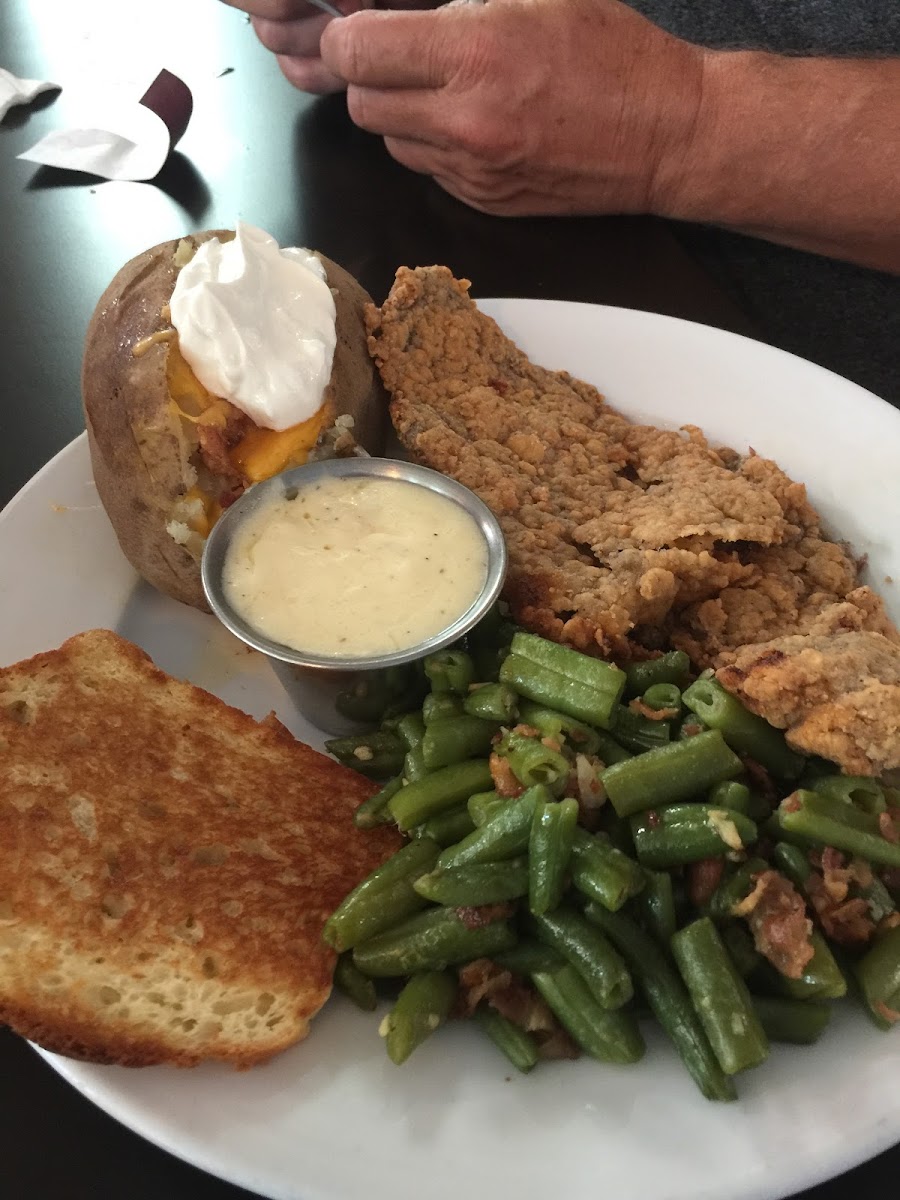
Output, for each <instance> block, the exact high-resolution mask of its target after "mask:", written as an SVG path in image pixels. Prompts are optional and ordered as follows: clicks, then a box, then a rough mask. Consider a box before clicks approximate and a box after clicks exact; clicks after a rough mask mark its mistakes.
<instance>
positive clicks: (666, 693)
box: [641, 683, 681, 715]
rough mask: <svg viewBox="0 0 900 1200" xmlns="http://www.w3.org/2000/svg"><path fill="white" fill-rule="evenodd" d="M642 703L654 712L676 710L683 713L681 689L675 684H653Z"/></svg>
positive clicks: (643, 697) (645, 693)
mask: <svg viewBox="0 0 900 1200" xmlns="http://www.w3.org/2000/svg"><path fill="white" fill-rule="evenodd" d="M641 701H642V703H643V704H644V705H645V706H646V707H647V708H651V709H653V711H654V712H664V711H666V710H668V709H675V714H676V715H677V714H678V713H680V712H681V688H680V687H678V685H677V684H675V683H652V684H651V685H650V687H648V688H647V690H646V692H644V694H643V696H642V697H641Z"/></svg>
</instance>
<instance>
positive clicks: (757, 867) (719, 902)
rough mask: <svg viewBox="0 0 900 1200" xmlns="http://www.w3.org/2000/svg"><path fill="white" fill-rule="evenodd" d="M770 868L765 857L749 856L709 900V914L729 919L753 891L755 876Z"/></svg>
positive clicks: (717, 919)
mask: <svg viewBox="0 0 900 1200" xmlns="http://www.w3.org/2000/svg"><path fill="white" fill-rule="evenodd" d="M768 868H769V864H768V863H767V862H766V860H765V859H764V858H748V859H747V861H746V862H743V863H741V865H740V866H739V867H738V868H737V870H735V871H734V873H733V874H731V875H729V876H727V877H726V878H724V879H723V880H722V881H721V883H720V884H719V886H718V887H717V888H716V890H715V891H714V892H713V895H712V899H711V900H710V902H709V915H710V916H711V917H712V918H713V920H714V921H727V920H729V919H730V917H731V916H732V914H733V913H734V910H735V908H736V906H737V905H738V904H740V902H741V901H742V900H746V898H747V897H748V896H749V895H750V893H751V892H752V891H753V884H754V877H755V876H756V875H761V874H762V873H763V871H766V870H768Z"/></svg>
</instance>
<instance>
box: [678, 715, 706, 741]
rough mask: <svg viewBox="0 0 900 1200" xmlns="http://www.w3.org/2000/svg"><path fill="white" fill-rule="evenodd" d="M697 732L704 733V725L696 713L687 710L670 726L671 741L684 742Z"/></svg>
mask: <svg viewBox="0 0 900 1200" xmlns="http://www.w3.org/2000/svg"><path fill="white" fill-rule="evenodd" d="M698 733H706V726H705V725H704V724H703V722H702V721H701V720H700V718H699V717H698V716H697V715H696V713H692V712H687V713H685V715H684V716H683V717H682V718H681V719H680V720H676V721H675V724H674V725H673V727H672V741H673V742H686V741H687V740H688V738H692V737H696V736H697V734H698Z"/></svg>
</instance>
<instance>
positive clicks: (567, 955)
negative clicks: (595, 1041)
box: [525, 908, 634, 1008]
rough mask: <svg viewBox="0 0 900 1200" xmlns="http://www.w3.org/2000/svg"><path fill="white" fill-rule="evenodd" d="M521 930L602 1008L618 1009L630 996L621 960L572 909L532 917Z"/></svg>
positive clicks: (629, 980)
mask: <svg viewBox="0 0 900 1200" xmlns="http://www.w3.org/2000/svg"><path fill="white" fill-rule="evenodd" d="M525 928H526V929H527V930H528V932H530V933H533V934H534V935H535V936H536V937H537V938H538V940H539V941H542V942H546V944H547V945H548V946H549V947H550V948H551V949H552V950H555V951H556V952H557V953H558V954H561V955H562V956H563V958H564V959H565V960H566V961H567V962H568V963H569V964H570V965H571V966H573V967H574V968H575V970H576V971H577V972H578V974H579V975H580V976H581V977H582V978H583V979H584V981H585V983H586V984H587V985H588V987H589V988H590V990H591V995H592V996H593V997H594V999H595V1000H596V1001H597V1003H598V1004H599V1005H601V1006H602V1007H603V1008H621V1007H622V1005H623V1004H627V1003H628V1001H629V1000H630V999H631V997H632V995H633V994H634V989H633V987H632V985H631V976H630V975H629V974H628V969H627V967H626V966H625V963H624V962H623V961H622V956H621V955H620V954H619V953H618V952H617V951H616V950H615V949H614V948H613V947H612V946H611V945H610V943H609V940H608V939H607V938H606V937H604V935H603V934H602V933H601V932H600V930H599V929H597V928H596V926H594V925H592V924H591V923H590V922H589V921H588V920H586V919H585V918H584V917H583V916H582V915H581V913H578V912H575V911H574V910H573V909H567V908H557V909H556V910H555V911H554V912H552V913H545V914H544V915H543V916H539V917H536V916H532V917H530V918H529V919H527V920H526V922H525Z"/></svg>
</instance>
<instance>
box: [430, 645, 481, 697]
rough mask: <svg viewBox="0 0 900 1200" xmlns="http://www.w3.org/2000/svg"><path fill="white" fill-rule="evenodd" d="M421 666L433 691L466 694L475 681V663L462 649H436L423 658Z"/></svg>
mask: <svg viewBox="0 0 900 1200" xmlns="http://www.w3.org/2000/svg"><path fill="white" fill-rule="evenodd" d="M423 666H424V668H425V674H426V675H427V677H428V679H429V681H430V683H431V690H432V691H433V692H456V693H457V695H459V696H466V695H468V691H469V685H470V684H473V683H474V682H475V664H474V663H473V662H472V659H471V657H470V656H469V655H468V654H466V652H465V651H464V650H438V651H437V652H436V653H435V654H429V655H428V656H427V658H425V660H424V662H423Z"/></svg>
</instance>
